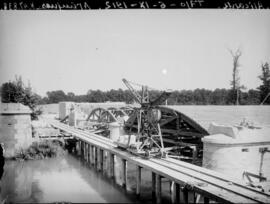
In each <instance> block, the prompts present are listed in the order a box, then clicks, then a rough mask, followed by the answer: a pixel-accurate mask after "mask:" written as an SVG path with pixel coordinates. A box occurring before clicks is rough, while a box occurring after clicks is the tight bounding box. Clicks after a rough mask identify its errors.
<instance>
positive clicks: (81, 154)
mask: <svg viewBox="0 0 270 204" xmlns="http://www.w3.org/2000/svg"><path fill="white" fill-rule="evenodd" d="M81 157H83V141H81Z"/></svg>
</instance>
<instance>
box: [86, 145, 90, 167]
mask: <svg viewBox="0 0 270 204" xmlns="http://www.w3.org/2000/svg"><path fill="white" fill-rule="evenodd" d="M87 149H88V150H87V157H88V163H90V144H88V145H87Z"/></svg>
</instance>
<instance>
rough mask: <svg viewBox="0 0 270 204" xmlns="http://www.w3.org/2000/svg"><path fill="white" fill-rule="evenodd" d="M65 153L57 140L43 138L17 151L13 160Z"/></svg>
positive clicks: (40, 157)
mask: <svg viewBox="0 0 270 204" xmlns="http://www.w3.org/2000/svg"><path fill="white" fill-rule="evenodd" d="M64 153H65V151H64V149H63V147H62V145H61V144H60V142H59V141H50V140H44V141H41V142H34V143H33V144H32V145H31V146H30V147H29V148H28V149H25V150H21V151H19V152H18V153H17V154H16V156H15V157H14V158H13V159H15V160H34V159H44V158H50V157H56V156H60V155H63V154H64Z"/></svg>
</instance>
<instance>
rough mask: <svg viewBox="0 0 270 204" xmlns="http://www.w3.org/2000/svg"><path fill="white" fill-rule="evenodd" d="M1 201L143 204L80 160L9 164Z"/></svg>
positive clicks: (49, 160)
mask: <svg viewBox="0 0 270 204" xmlns="http://www.w3.org/2000/svg"><path fill="white" fill-rule="evenodd" d="M0 182H1V183H0V187H1V192H0V199H1V200H0V201H3V200H5V201H6V202H7V203H10V202H14V203H18V202H27V203H29V202H31V203H37V202H43V203H44V202H45V203H48V202H71V203H72V202H77V203H78V202H88V203H91V202H95V203H97V202H98V203H140V202H141V201H139V200H138V199H136V197H135V196H134V194H131V193H129V192H126V191H125V190H124V189H122V188H121V187H120V186H117V185H116V184H115V183H114V182H113V181H112V180H110V179H108V178H106V176H104V175H103V174H102V173H100V172H97V171H96V170H94V169H93V168H92V167H90V166H89V165H88V164H86V163H85V162H83V161H81V160H80V159H78V158H77V157H75V156H73V155H70V154H65V155H64V156H61V157H56V158H50V159H44V160H36V161H24V162H19V161H6V163H5V166H4V174H3V177H2V179H1V181H0Z"/></svg>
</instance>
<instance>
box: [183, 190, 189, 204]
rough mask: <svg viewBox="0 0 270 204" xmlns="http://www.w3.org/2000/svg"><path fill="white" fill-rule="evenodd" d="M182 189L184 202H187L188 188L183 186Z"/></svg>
mask: <svg viewBox="0 0 270 204" xmlns="http://www.w3.org/2000/svg"><path fill="white" fill-rule="evenodd" d="M182 191H183V200H184V203H188V189H187V188H185V187H184V188H183V190H182Z"/></svg>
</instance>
